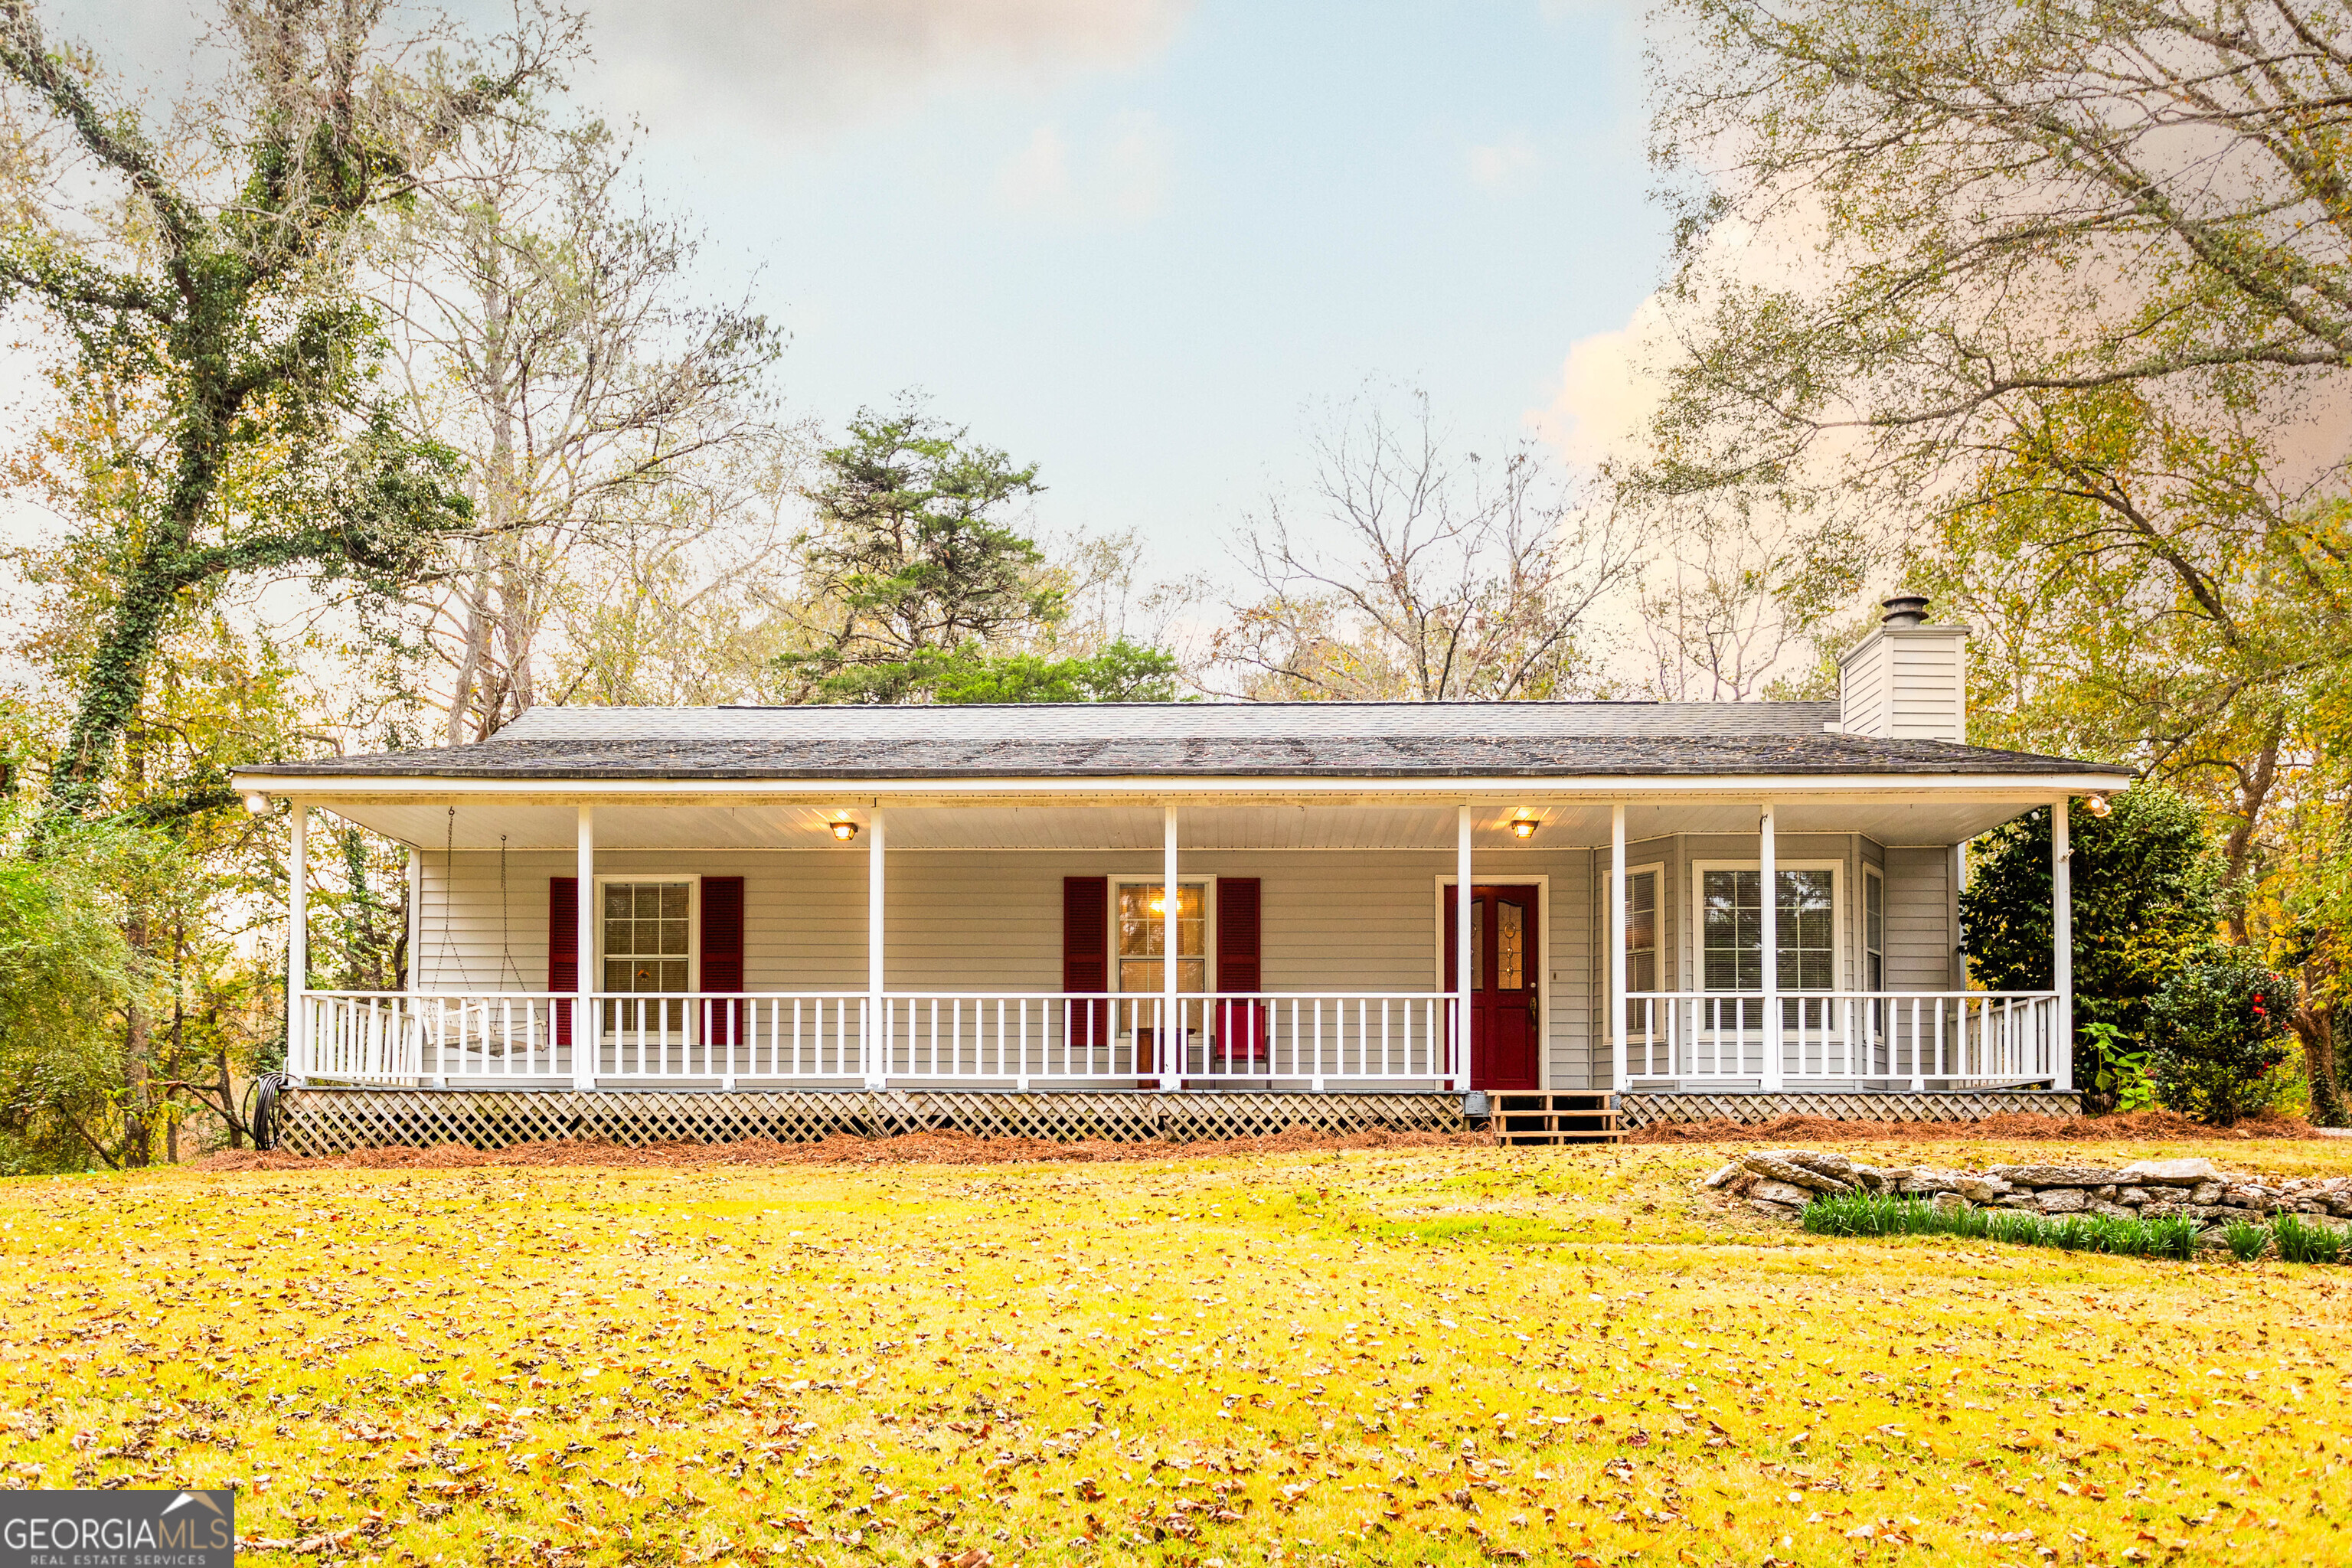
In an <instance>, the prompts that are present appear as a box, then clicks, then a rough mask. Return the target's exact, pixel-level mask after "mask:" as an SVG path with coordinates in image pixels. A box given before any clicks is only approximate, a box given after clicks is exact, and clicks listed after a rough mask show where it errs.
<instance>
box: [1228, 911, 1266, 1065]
mask: <svg viewBox="0 0 2352 1568" xmlns="http://www.w3.org/2000/svg"><path fill="white" fill-rule="evenodd" d="M1258 924H1259V921H1258V879H1256V878H1255V877H1220V878H1219V879H1217V989H1218V991H1219V992H1221V993H1223V994H1227V995H1231V994H1234V993H1236V992H1238V993H1240V994H1244V995H1251V994H1255V993H1257V992H1259V991H1262V990H1264V989H1265V983H1264V979H1263V966H1262V965H1261V964H1260V963H1259V961H1258ZM1217 1011H1218V1015H1219V1016H1218V1019H1217V1036H1218V1038H1219V1040H1220V1042H1221V1044H1222V1047H1223V1051H1222V1054H1223V1055H1224V1056H1226V1057H1227V1058H1229V1059H1230V1060H1231V1061H1232V1062H1234V1063H1235V1064H1239V1063H1243V1062H1262V1061H1264V1060H1265V1007H1264V1005H1262V1004H1259V1003H1256V1002H1221V1003H1219V1004H1218V1005H1217Z"/></svg>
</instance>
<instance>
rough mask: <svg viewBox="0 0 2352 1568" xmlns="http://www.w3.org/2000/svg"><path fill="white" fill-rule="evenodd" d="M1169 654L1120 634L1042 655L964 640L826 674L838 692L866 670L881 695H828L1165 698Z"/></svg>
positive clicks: (1172, 667) (1170, 673)
mask: <svg viewBox="0 0 2352 1568" xmlns="http://www.w3.org/2000/svg"><path fill="white" fill-rule="evenodd" d="M1176 673H1177V671H1176V658H1175V656H1174V655H1173V654H1171V653H1168V652H1165V651H1163V650H1161V649H1159V648H1147V647H1136V646H1135V645H1134V644H1133V643H1131V642H1129V641H1127V640H1126V639H1125V638H1121V639H1119V640H1118V641H1117V642H1114V643H1112V644H1111V645H1110V646H1109V647H1107V648H1105V649H1103V650H1102V652H1100V653H1098V654H1092V655H1088V656H1085V657H1078V658H1043V657H1041V656H1039V655H1037V654H1034V653H1006V654H992V653H987V652H984V651H983V650H982V648H981V647H979V646H978V645H977V644H972V643H967V644H965V645H964V646H963V647H959V648H950V649H948V650H946V651H945V652H935V651H931V650H929V649H927V650H925V651H923V652H921V653H919V654H917V655H915V656H914V657H913V658H908V659H905V660H902V661H900V662H899V663H897V664H892V665H886V666H882V667H879V668H878V669H877V668H875V667H864V668H852V669H848V670H844V671H843V672H842V673H841V674H840V675H838V676H835V677H834V678H833V679H832V680H831V681H830V682H829V686H830V689H832V690H833V691H835V692H838V693H850V692H854V691H856V689H857V686H856V682H857V681H858V680H860V679H866V678H871V679H873V680H874V682H875V685H874V688H873V689H876V690H877V691H879V690H883V689H887V691H888V692H889V693H890V695H889V696H887V697H884V696H879V695H877V696H875V697H872V698H870V699H869V698H860V697H843V698H837V699H836V700H853V701H855V700H872V701H891V702H1172V701H1174V700H1175V699H1176Z"/></svg>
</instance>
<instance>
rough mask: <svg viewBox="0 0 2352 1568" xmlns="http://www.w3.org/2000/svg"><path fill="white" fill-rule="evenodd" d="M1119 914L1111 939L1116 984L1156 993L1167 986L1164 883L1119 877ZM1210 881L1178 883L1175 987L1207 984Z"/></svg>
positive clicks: (1195, 990) (1187, 990) (1198, 989)
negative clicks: (1133, 880) (1113, 947)
mask: <svg viewBox="0 0 2352 1568" xmlns="http://www.w3.org/2000/svg"><path fill="white" fill-rule="evenodd" d="M1114 886H1115V887H1116V888H1117V889H1118V919H1117V921H1115V922H1114V928H1113V930H1112V932H1111V939H1112V941H1113V942H1116V943H1117V944H1118V952H1117V954H1116V956H1117V958H1118V988H1119V990H1120V991H1122V992H1124V993H1127V994H1158V993H1160V992H1162V991H1164V990H1166V989H1167V987H1168V964H1167V958H1166V955H1167V952H1168V925H1167V910H1168V886H1167V884H1166V883H1164V882H1140V881H1138V882H1118V883H1115V884H1114ZM1211 978H1212V977H1211V975H1210V973H1209V885H1208V883H1206V882H1185V881H1180V882H1178V883H1177V884H1176V989H1177V990H1178V991H1179V992H1180V993H1183V994H1192V995H1198V994H1201V993H1202V992H1205V991H1207V990H1208V989H1209V982H1210V979H1211Z"/></svg>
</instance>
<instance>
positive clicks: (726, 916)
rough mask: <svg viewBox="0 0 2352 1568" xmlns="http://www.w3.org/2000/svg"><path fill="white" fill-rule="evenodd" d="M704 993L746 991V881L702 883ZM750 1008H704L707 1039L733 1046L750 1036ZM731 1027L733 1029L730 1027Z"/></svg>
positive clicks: (708, 880) (732, 879)
mask: <svg viewBox="0 0 2352 1568" xmlns="http://www.w3.org/2000/svg"><path fill="white" fill-rule="evenodd" d="M702 989H703V990H705V991H719V992H726V993H735V992H740V991H741V990H742V989H743V879H742V878H740V877H705V878H704V879H702ZM748 1011H749V1006H748V1005H747V1004H745V1003H741V1002H738V1003H736V1004H735V1005H733V1006H731V1007H730V1006H727V1005H723V1004H720V1005H715V1006H714V1005H711V1004H708V1003H706V1004H704V1005H703V1014H704V1017H703V1030H704V1037H705V1038H709V1039H714V1040H716V1041H717V1042H718V1043H719V1044H723V1045H734V1044H737V1043H739V1042H740V1041H741V1040H742V1039H743V1037H745V1036H746V1035H747V1034H748V1033H749V1032H750V1027H751V1019H750V1018H749V1017H748V1016H746V1014H747V1013H748ZM730 1025H731V1027H730Z"/></svg>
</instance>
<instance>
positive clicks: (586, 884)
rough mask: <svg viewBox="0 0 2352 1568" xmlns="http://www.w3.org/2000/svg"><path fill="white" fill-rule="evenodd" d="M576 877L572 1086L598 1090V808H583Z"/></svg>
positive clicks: (573, 902) (586, 806) (581, 810)
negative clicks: (575, 988) (596, 1002)
mask: <svg viewBox="0 0 2352 1568" xmlns="http://www.w3.org/2000/svg"><path fill="white" fill-rule="evenodd" d="M573 870H574V875H575V876H577V877H578V879H579V883H578V886H579V893H578V896H577V897H575V898H574V899H573V900H572V904H573V906H574V907H573V909H572V920H573V935H572V947H573V950H574V951H575V952H577V953H578V954H579V959H578V962H577V963H575V964H574V965H573V967H574V969H575V970H576V972H577V974H576V977H577V979H578V981H579V985H578V990H579V995H578V996H577V997H576V998H574V999H573V1001H572V1087H573V1088H574V1089H593V1088H595V1087H596V1058H597V1056H598V1055H599V1052H598V1049H597V1046H598V1041H597V1035H598V1032H599V1031H598V1029H597V1019H596V1004H595V1001H594V999H593V998H594V996H595V994H596V968H597V965H596V909H597V900H596V808H595V807H594V806H593V805H583V806H582V807H581V808H580V853H579V860H578V864H577V865H576V866H575V867H574V868H573Z"/></svg>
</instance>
